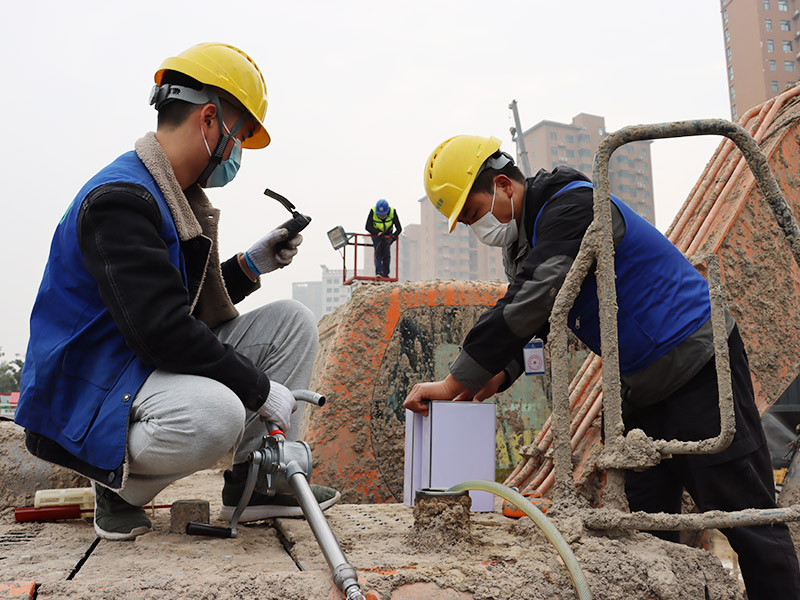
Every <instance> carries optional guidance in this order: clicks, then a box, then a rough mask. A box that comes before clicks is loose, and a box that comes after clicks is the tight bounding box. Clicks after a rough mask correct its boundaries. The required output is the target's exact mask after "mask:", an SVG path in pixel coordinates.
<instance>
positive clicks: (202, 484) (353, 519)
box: [0, 469, 742, 600]
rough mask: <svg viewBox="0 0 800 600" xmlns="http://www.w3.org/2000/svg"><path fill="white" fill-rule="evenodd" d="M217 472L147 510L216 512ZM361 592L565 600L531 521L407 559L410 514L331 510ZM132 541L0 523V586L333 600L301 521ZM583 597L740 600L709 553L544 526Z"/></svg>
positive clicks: (85, 525) (484, 517)
mask: <svg viewBox="0 0 800 600" xmlns="http://www.w3.org/2000/svg"><path fill="white" fill-rule="evenodd" d="M221 486H222V473H221V470H219V469H214V470H208V471H201V472H199V473H196V474H195V475H193V476H191V477H188V478H186V479H184V480H182V481H179V482H177V483H175V484H173V485H172V486H170V487H169V488H167V490H165V491H164V492H163V493H162V494H161V495H160V496H159V497H158V498H157V499H156V503H158V504H169V503H171V502H173V501H175V500H179V499H195V498H201V499H206V500H209V501H210V504H211V522H212V524H217V525H222V522H220V521H219V520H218V519H217V516H216V515H217V514H218V512H219V508H220V505H221V502H220V496H219V492H220V489H221ZM326 515H327V516H328V519H329V522H330V524H331V527H332V529H333V531H334V533H335V534H336V535H337V538H338V540H339V542H340V544H341V546H342V548H343V550H344V552H345V554H346V555H347V558H348V560H349V562H350V563H351V564H352V565H353V566H354V567H355V568H356V569H357V570H358V572H359V576H360V578H361V581H362V584H363V585H362V589H363V590H364V591H365V592H371V593H372V594H373V596H371V597H372V598H377V599H380V600H388V599H394V600H411V599H412V598H428V599H441V600H458V599H464V600H466V599H470V598H476V599H490V598H491V599H504V598H524V599H531V600H545V599H546V600H550V599H556V598H558V599H568V598H576V597H577V595H576V593H575V591H574V587H573V584H572V582H571V580H570V577H569V575H568V572H567V570H566V568H565V567H564V565H563V563H562V561H561V559H560V558H559V557H558V555H557V553H556V551H555V550H554V548H553V547H552V545H550V544H549V542H548V541H547V540H546V539H545V538H544V537H543V536H542V535H541V534H540V533H539V531H538V529H537V528H535V527H534V526H533V524H532V522H531V521H529V520H528V519H522V520H519V521H514V520H511V519H507V518H505V517H503V516H502V515H500V514H498V513H481V514H477V513H476V514H472V516H471V518H470V524H471V537H472V539H471V540H467V541H461V542H453V543H448V544H443V545H442V546H440V547H424V548H421V547H420V546H419V545H418V544H415V543H414V540H415V536H416V531H415V528H414V521H413V515H412V510H411V509H410V508H408V507H406V506H403V505H399V504H382V505H355V504H346V505H340V506H335V507H333V508H332V509H330V510H329V511H328V512H326ZM153 525H154V531H153V532H152V533H149V534H146V535H144V536H141V537H140V538H138V539H137V540H136V541H134V542H109V541H105V540H100V541H98V540H97V539H96V537H95V534H94V530H93V528H92V525H91V522H89V521H87V520H72V521H60V522H50V523H15V522H14V517H13V509H11V508H8V509H6V510H4V511H3V512H2V513H1V514H0V584H2V583H4V582H5V583H8V582H13V581H35V582H36V585H37V591H36V598H37V600H38V599H43V598H51V599H61V598H103V599H109V600H110V599H120V598H137V599H142V600H150V599H156V598H165V597H170V598H199V599H208V600H212V599H213V600H227V599H233V598H266V599H271V598H275V599H283V600H291V599H295V598H297V599H300V598H323V599H334V598H341V597H342V595H341V594H340V593H339V592H338V590H336V589H335V587H334V586H333V583H332V580H331V577H330V572H329V570H328V566H327V564H326V562H325V560H324V557H323V556H322V554H321V552H320V550H319V547H318V546H317V544H316V540H315V539H314V537H313V535H312V533H311V531H310V529H309V528H308V525H307V523H306V522H305V520H303V519H277V520H268V521H263V522H259V523H256V524H252V525H244V526H242V527H241V528H240V532H239V536H238V537H237V538H236V539H217V538H208V537H194V536H187V535H185V534H180V533H171V532H170V531H169V526H170V514H169V510H167V509H162V510H156V511H155V514H154V516H153ZM557 525H558V526H559V528H560V530H562V533H564V535H565V537H566V538H567V540H568V541H569V542H570V546H571V548H572V550H573V552H574V553H575V555H576V556H577V558H578V561H579V564H580V565H581V568H582V569H583V571H584V573H585V575H586V578H587V580H588V582H589V586H590V588H591V590H592V594H593V597H594V598H607V599H609V600H611V599H613V600H622V599H626V600H628V599H642V600H646V599H651V598H652V599H656V598H657V599H665V600H667V599H669V600H678V599H683V598H685V599H687V600H689V599H691V600H694V599H696V598H704V597H707V598H710V599H712V600H722V599H725V600H728V599H739V598H741V597H742V596H741V592H740V590H739V587H738V586H737V584H736V582H735V580H734V579H733V577H732V576H731V574H730V573H729V572H728V571H726V570H725V569H724V568H723V566H722V565H721V563H720V561H719V560H718V559H717V558H716V557H715V556H714V555H712V554H710V553H707V552H703V551H701V550H696V549H692V548H688V547H685V546H678V545H676V544H669V543H666V542H661V541H659V540H656V539H655V538H653V537H651V536H648V535H644V534H635V535H632V536H629V537H623V538H618V539H609V538H605V537H598V536H594V535H591V534H589V533H588V532H586V531H580V530H579V528H578V529H576V528H575V527H574V526H573V525H574V524H573V525H571V524H569V523H558V522H557ZM3 597H4V596H3V591H1V589H0V598H3Z"/></svg>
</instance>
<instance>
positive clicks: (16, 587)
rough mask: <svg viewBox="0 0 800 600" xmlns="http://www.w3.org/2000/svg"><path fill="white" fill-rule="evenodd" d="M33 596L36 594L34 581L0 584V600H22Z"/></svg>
mask: <svg viewBox="0 0 800 600" xmlns="http://www.w3.org/2000/svg"><path fill="white" fill-rule="evenodd" d="M34 594H36V582H35V581H12V582H9V583H0V599H3V598H9V599H10V598H13V599H14V600H23V599H24V598H33V596H34Z"/></svg>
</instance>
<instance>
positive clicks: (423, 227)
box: [400, 197, 505, 281]
mask: <svg viewBox="0 0 800 600" xmlns="http://www.w3.org/2000/svg"><path fill="white" fill-rule="evenodd" d="M419 206H420V223H419V224H416V223H412V224H410V225H408V226H406V227H404V228H403V233H402V238H401V240H400V279H401V281H421V280H427V279H462V280H482V281H493V280H498V279H501V280H505V271H504V270H503V258H502V253H501V250H500V248H493V247H491V246H487V245H486V244H482V243H480V242H479V241H478V238H476V237H475V234H474V233H472V230H471V229H470V228H469V227H466V226H464V225H457V226H456V228H455V229H454V230H453V233H450V234H448V232H447V219H445V218H444V217H443V216H442V215H441V214H440V213H439V212H437V210H436V209H435V208H434V207H433V205H432V204H431V203H430V202H428V199H427V198H425V197H423V198H421V199H420V200H419Z"/></svg>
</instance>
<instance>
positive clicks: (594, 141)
mask: <svg viewBox="0 0 800 600" xmlns="http://www.w3.org/2000/svg"><path fill="white" fill-rule="evenodd" d="M607 135H608V133H607V132H606V121H605V118H603V117H598V116H596V115H587V114H585V113H581V114H579V115H577V116H575V117H574V118H573V119H572V123H558V122H556V121H540V122H539V123H537V124H536V125H534V126H533V127H531V128H530V129H528V130H527V131H525V132H524V133H523V136H524V139H525V146H526V149H527V151H528V164H529V165H530V166H531V173H536V171H537V170H539V169H547V170H548V171H551V170H553V169H554V168H555V167H558V166H562V165H568V166H570V167H574V168H575V169H577V170H579V171H581V172H582V173H583V174H584V175H586V176H587V177H589V178H590V179H591V177H592V161H593V159H594V154H595V152H596V151H597V147H598V146H599V145H600V142H601V141H603V139H604V138H605V137H606V136H607ZM651 143H652V142H651V141H650V140H644V141H640V142H630V143H628V144H625V145H624V146H622V147H621V148H618V149H617V150H616V151H615V152H614V154H612V155H611V161H610V162H609V165H608V182H609V186H610V187H611V193H612V194H614V195H615V196H618V197H619V198H620V199H621V200H622V201H623V202H625V203H626V204H627V205H628V206H630V207H631V208H632V209H633V210H634V211H635V212H636V213H637V214H639V215H641V216H642V217H644V218H645V219H647V220H648V221H649V222H650V223H652V224H653V225H655V210H654V200H653V169H652V161H651V159H650V144H651ZM519 161H520V157H519V156H517V163H518V164H519Z"/></svg>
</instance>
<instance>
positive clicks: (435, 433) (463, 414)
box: [403, 401, 495, 512]
mask: <svg viewBox="0 0 800 600" xmlns="http://www.w3.org/2000/svg"><path fill="white" fill-rule="evenodd" d="M494 453H495V405H494V404H492V403H482V402H451V401H433V402H431V403H430V406H429V409H428V416H427V417H423V416H422V415H419V414H417V413H413V412H411V411H410V410H407V411H406V445H405V469H404V473H403V504H406V505H407V506H414V495H415V492H416V491H417V490H418V489H421V488H445V489H446V488H449V487H450V486H452V485H455V484H456V483H461V482H462V481H466V480H467V479H488V480H489V481H494V477H495V475H494V468H495V459H494ZM469 495H470V497H471V498H472V511H473V512H492V511H494V494H490V493H489V492H482V491H470V493H469Z"/></svg>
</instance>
